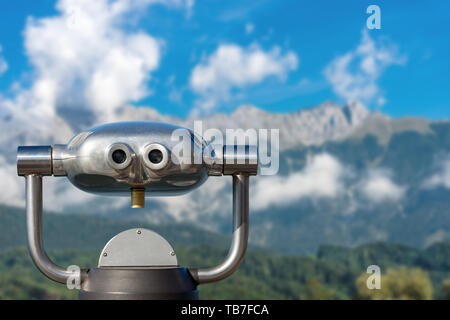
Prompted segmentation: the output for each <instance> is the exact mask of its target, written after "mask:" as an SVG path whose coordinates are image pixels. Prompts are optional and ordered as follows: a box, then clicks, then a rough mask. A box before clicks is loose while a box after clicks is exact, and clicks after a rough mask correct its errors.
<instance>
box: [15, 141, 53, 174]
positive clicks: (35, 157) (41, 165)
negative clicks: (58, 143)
mask: <svg viewBox="0 0 450 320" xmlns="http://www.w3.org/2000/svg"><path fill="white" fill-rule="evenodd" d="M17 174H18V175H19V176H25V175H27V174H40V175H42V176H50V175H52V147H50V146H30V147H28V146H27V147H18V148H17Z"/></svg>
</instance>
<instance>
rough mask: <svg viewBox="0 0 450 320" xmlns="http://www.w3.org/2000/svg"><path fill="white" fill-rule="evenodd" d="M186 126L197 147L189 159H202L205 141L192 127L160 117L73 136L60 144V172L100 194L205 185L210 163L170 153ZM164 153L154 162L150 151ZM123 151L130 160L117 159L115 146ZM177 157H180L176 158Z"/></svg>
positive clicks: (184, 189) (160, 192)
mask: <svg viewBox="0 0 450 320" xmlns="http://www.w3.org/2000/svg"><path fill="white" fill-rule="evenodd" d="M179 129H181V130H186V132H187V133H188V134H189V135H190V138H191V141H192V142H193V144H194V146H193V147H192V148H190V149H191V155H190V158H192V159H193V158H194V157H197V158H200V159H202V155H203V149H204V148H205V146H206V144H205V145H203V144H202V141H200V140H199V139H198V138H196V137H195V135H194V133H192V132H191V131H190V130H188V129H184V128H181V127H177V126H173V125H170V124H165V123H157V122H122V123H111V124H106V125H102V126H98V127H95V128H92V129H89V130H87V131H84V132H81V133H80V134H78V135H76V136H75V137H73V138H72V139H71V140H70V142H69V143H68V144H67V145H66V146H65V147H63V146H61V145H58V146H57V147H56V146H55V150H54V156H53V158H54V161H53V167H54V168H56V169H57V172H56V171H55V175H62V174H63V173H64V174H65V175H67V177H68V178H69V180H70V181H71V182H72V183H73V184H74V185H75V186H76V187H78V188H79V189H81V190H84V191H86V192H91V193H98V194H111V195H112V194H114V195H118V194H119V195H126V196H129V194H130V189H132V188H135V189H145V192H146V193H148V194H151V195H156V196H161V195H179V194H183V193H185V192H188V191H189V190H192V189H194V188H196V187H197V186H199V185H201V184H202V183H203V182H204V181H205V180H206V179H207V177H208V168H207V166H206V165H205V164H204V163H203V162H202V161H201V162H200V163H197V164H196V163H194V161H191V163H186V161H184V162H183V161H182V159H178V158H177V156H176V155H175V154H173V153H172V152H171V150H172V148H174V147H175V146H176V145H177V144H179V143H180V142H179V141H174V139H172V133H173V132H174V131H175V130H179ZM154 149H157V150H159V151H161V152H162V154H163V159H162V161H161V162H160V163H157V164H155V163H151V161H150V160H149V159H148V154H149V152H150V151H152V150H154ZM117 150H122V151H124V153H125V154H126V160H125V161H124V162H122V163H115V162H114V160H113V159H112V154H113V152H114V151H117ZM173 160H175V161H173Z"/></svg>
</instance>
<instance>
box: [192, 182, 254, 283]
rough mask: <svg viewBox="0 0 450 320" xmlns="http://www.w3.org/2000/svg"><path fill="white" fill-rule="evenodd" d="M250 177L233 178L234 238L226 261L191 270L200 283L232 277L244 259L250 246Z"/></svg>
mask: <svg viewBox="0 0 450 320" xmlns="http://www.w3.org/2000/svg"><path fill="white" fill-rule="evenodd" d="M248 186H249V177H248V175H234V176H233V238H232V241H231V247H230V250H229V251H228V255H227V257H226V258H225V260H224V261H223V262H222V263H220V264H219V265H217V266H215V267H212V268H202V269H194V268H192V269H189V272H190V273H191V275H192V276H193V278H194V279H195V280H196V281H197V282H198V283H199V284H202V283H210V282H215V281H220V280H222V279H225V278H227V277H228V276H230V275H231V274H232V273H233V272H234V271H236V269H237V268H238V267H239V265H240V264H241V262H242V260H243V259H244V255H245V251H246V250H247V244H248V225H249V195H248Z"/></svg>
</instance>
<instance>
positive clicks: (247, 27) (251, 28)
mask: <svg viewBox="0 0 450 320" xmlns="http://www.w3.org/2000/svg"><path fill="white" fill-rule="evenodd" d="M254 30H255V25H254V24H253V23H247V24H246V25H245V33H246V34H252V33H253V31H254Z"/></svg>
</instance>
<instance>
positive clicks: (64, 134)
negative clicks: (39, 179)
mask: <svg viewBox="0 0 450 320" xmlns="http://www.w3.org/2000/svg"><path fill="white" fill-rule="evenodd" d="M156 3H159V4H165V5H167V6H170V7H175V8H183V9H186V10H191V8H192V5H193V1H192V0H186V1H185V0H135V1H132V0H114V1H111V0H98V1H89V0H60V1H58V2H57V4H56V11H57V12H56V14H55V15H54V16H51V17H43V18H28V20H27V23H26V26H25V30H24V32H23V34H24V39H25V49H26V55H27V57H28V60H29V62H30V65H31V66H32V72H30V73H29V74H30V75H31V76H29V77H27V78H28V79H29V80H30V85H25V86H24V85H22V84H20V83H19V84H16V85H15V86H14V90H12V97H11V98H5V97H2V96H1V95H0V127H1V128H2V132H3V133H4V134H2V135H0V150H2V151H1V156H2V158H4V159H5V162H6V163H7V164H6V165H3V167H2V168H1V169H0V170H1V172H0V173H1V177H2V179H1V180H0V190H1V191H2V193H3V194H2V196H1V198H0V202H2V201H1V200H4V203H8V204H18V203H23V202H22V200H20V199H23V190H24V188H23V181H21V179H19V178H18V177H17V173H16V170H15V164H14V163H15V154H16V151H15V150H16V147H17V145H23V144H42V143H45V144H54V143H66V142H67V141H68V139H69V138H70V137H71V136H72V135H73V134H74V133H76V132H78V130H80V129H81V128H86V127H87V126H91V125H93V124H97V123H99V122H107V121H112V120H114V119H116V115H115V114H116V112H117V111H118V110H119V109H120V108H122V107H124V106H126V105H127V104H128V103H129V102H132V101H136V100H139V99H141V98H143V97H144V96H146V95H148V94H149V92H150V89H149V87H148V81H149V80H150V79H151V72H152V71H154V70H156V69H157V68H158V66H159V64H160V60H161V47H162V46H163V44H164V43H163V41H162V40H160V39H156V38H155V37H152V36H151V35H149V34H146V33H144V32H142V31H132V30H131V28H129V21H130V20H133V21H136V20H135V19H133V18H134V17H136V18H139V15H140V14H141V12H142V11H143V9H145V7H146V6H148V5H151V4H156ZM2 61H3V60H2V59H1V58H0V69H5V67H2ZM48 180H49V181H48V182H46V185H47V184H48V187H47V189H49V190H53V189H52V188H54V190H55V192H56V193H58V194H62V195H64V194H65V193H64V192H65V188H69V187H70V185H69V184H68V183H65V184H62V183H60V182H54V181H53V179H48ZM50 180H52V181H50ZM4 190H5V191H4ZM51 194H53V193H49V195H46V198H47V199H51ZM71 199H73V200H74V201H80V202H83V201H85V200H86V198H85V197H84V196H81V195H78V196H74V197H73V198H71ZM77 199H78V200H77ZM65 200H67V199H65ZM68 201H69V200H68ZM48 202H49V206H54V207H55V208H59V202H57V201H56V202H55V201H53V200H52V201H48Z"/></svg>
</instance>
